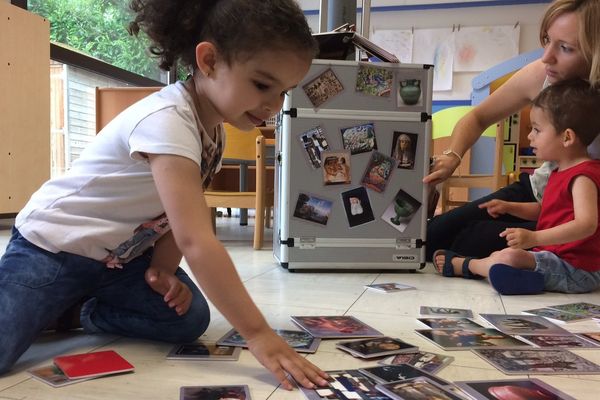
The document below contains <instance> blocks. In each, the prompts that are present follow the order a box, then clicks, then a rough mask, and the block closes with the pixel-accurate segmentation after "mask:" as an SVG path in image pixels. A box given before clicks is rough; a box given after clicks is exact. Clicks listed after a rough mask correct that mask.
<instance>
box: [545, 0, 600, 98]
mask: <svg viewBox="0 0 600 400" xmlns="http://www.w3.org/2000/svg"><path fill="white" fill-rule="evenodd" d="M570 12H574V13H576V14H577V19H578V22H579V34H578V40H579V48H580V49H581V53H582V54H583V57H584V59H585V61H586V62H587V63H588V65H589V67H590V73H589V77H588V79H589V81H590V84H591V85H592V86H593V87H599V86H600V23H599V21H600V1H598V0H555V1H553V2H552V3H551V4H550V6H548V9H547V10H546V13H545V14H544V18H543V19H542V24H541V26H540V42H541V44H542V46H544V45H545V43H546V36H547V34H548V28H549V27H550V25H552V23H553V22H554V20H555V19H556V18H558V17H559V16H561V15H563V14H566V13H570Z"/></svg>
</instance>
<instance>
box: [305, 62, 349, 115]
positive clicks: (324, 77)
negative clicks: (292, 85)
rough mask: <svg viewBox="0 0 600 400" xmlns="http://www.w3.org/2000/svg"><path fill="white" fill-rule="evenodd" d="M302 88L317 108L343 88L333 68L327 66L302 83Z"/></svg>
mask: <svg viewBox="0 0 600 400" xmlns="http://www.w3.org/2000/svg"><path fill="white" fill-rule="evenodd" d="M302 89H304V93H306V95H307V96H308V99H309V100H310V102H311V103H312V105H313V106H314V107H315V108H318V107H320V106H322V105H323V104H324V103H326V102H327V101H328V100H330V99H332V98H333V97H335V96H337V95H338V94H340V93H341V92H342V91H343V90H344V86H343V85H342V82H340V80H339V79H338V77H337V76H336V75H335V73H334V72H333V70H332V69H331V68H328V69H326V70H325V71H323V72H322V73H321V74H319V75H318V76H317V77H316V78H314V79H312V80H310V81H309V82H308V83H306V84H305V85H303V86H302Z"/></svg>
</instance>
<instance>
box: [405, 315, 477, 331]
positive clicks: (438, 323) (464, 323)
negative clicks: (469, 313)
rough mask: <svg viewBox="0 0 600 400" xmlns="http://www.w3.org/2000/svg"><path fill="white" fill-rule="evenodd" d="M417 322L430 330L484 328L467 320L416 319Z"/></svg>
mask: <svg viewBox="0 0 600 400" xmlns="http://www.w3.org/2000/svg"><path fill="white" fill-rule="evenodd" d="M417 320H418V321H419V322H421V323H422V324H425V325H427V326H428V327H429V328H431V329H473V328H475V329H480V328H484V327H483V326H481V325H479V324H478V323H476V322H473V321H471V320H470V319H468V318H443V317H442V318H436V317H430V318H424V317H422V318H417Z"/></svg>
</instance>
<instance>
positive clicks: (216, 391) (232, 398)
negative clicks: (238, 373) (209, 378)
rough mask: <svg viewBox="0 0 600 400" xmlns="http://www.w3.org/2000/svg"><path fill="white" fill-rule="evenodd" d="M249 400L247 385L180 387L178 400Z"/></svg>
mask: <svg viewBox="0 0 600 400" xmlns="http://www.w3.org/2000/svg"><path fill="white" fill-rule="evenodd" d="M207 399H228V400H250V399H251V398H250V390H249V388H248V385H235V386H182V387H181V388H180V389H179V400H207Z"/></svg>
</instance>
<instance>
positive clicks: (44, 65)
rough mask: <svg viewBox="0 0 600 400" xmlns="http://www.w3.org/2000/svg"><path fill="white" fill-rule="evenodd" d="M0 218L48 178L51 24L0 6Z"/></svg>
mask: <svg viewBox="0 0 600 400" xmlns="http://www.w3.org/2000/svg"><path fill="white" fill-rule="evenodd" d="M0 21H1V22H0V143H1V144H0V215H1V214H15V213H17V212H19V210H20V209H21V208H22V207H23V206H24V205H25V203H26V202H27V200H28V199H29V197H30V196H31V194H32V193H33V192H34V191H35V190H37V188H38V187H39V186H40V185H41V184H42V183H43V182H44V181H46V180H47V179H48V178H49V177H50V24H49V23H48V21H47V20H46V19H45V18H42V17H40V16H38V15H35V14H32V13H30V12H28V11H26V10H23V9H21V8H18V7H16V6H13V5H11V4H7V3H5V2H0Z"/></svg>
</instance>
